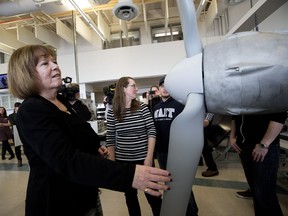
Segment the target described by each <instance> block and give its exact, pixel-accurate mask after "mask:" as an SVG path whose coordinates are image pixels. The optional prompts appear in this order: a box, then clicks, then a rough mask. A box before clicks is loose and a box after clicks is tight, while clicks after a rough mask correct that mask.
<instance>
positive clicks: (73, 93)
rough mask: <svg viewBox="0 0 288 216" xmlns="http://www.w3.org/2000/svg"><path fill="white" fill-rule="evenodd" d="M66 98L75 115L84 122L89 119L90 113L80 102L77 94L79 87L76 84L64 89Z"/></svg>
mask: <svg viewBox="0 0 288 216" xmlns="http://www.w3.org/2000/svg"><path fill="white" fill-rule="evenodd" d="M66 98H67V100H68V101H69V103H70V104H71V106H72V108H73V109H74V110H75V111H76V113H77V115H78V116H79V117H80V118H82V119H83V120H85V121H89V120H90V119H91V116H92V114H91V112H90V110H89V109H88V107H87V106H86V105H85V104H84V103H83V102H82V101H81V100H79V99H80V93H79V85H78V84H77V83H70V84H68V85H67V87H66Z"/></svg>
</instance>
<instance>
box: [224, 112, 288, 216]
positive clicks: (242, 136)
mask: <svg viewBox="0 0 288 216" xmlns="http://www.w3.org/2000/svg"><path fill="white" fill-rule="evenodd" d="M286 117H287V114H286V112H281V113H273V114H262V115H241V116H234V117H233V118H232V123H231V134H230V145H231V147H232V148H233V149H234V150H235V151H236V152H237V153H239V156H240V159H241V162H242V166H243V169H244V173H245V176H246V179H247V182H248V184H249V188H250V190H251V193H252V195H253V202H254V212H255V216H263V215H275V216H283V212H282V210H281V207H280V205H279V202H278V199H277V195H276V183H277V172H278V167H279V155H280V139H279V133H280V132H281V130H282V127H283V125H284V123H285V120H286Z"/></svg>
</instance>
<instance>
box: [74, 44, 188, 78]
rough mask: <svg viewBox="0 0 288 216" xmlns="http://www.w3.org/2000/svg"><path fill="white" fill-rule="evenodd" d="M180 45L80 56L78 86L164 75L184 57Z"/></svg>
mask: <svg viewBox="0 0 288 216" xmlns="http://www.w3.org/2000/svg"><path fill="white" fill-rule="evenodd" d="M185 55H186V54H185V50H184V43H183V41H174V42H167V43H159V44H158V43H156V44H146V45H140V46H133V47H124V48H115V49H109V50H101V51H95V52H84V53H79V55H78V60H79V72H80V79H79V80H80V83H82V82H84V83H86V82H88V83H89V82H94V81H109V80H115V79H118V78H120V77H121V76H132V77H134V78H142V77H151V76H159V75H163V74H166V73H167V72H168V71H169V70H170V69H171V68H172V67H173V66H174V65H175V64H176V63H178V62H179V61H180V60H181V59H183V58H184V57H185Z"/></svg>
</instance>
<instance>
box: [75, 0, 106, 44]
mask: <svg viewBox="0 0 288 216" xmlns="http://www.w3.org/2000/svg"><path fill="white" fill-rule="evenodd" d="M69 2H70V3H71V5H72V6H73V7H74V8H75V9H76V10H77V11H78V12H79V13H80V14H81V16H82V17H83V18H84V20H85V21H86V22H87V23H88V24H89V26H90V27H91V28H92V29H93V30H94V31H95V32H96V33H97V35H98V36H99V37H100V38H101V39H102V40H103V41H106V39H105V37H104V36H103V34H102V33H101V32H100V30H99V29H98V27H97V26H96V24H95V23H94V22H93V21H92V20H91V18H90V17H88V15H87V14H86V13H85V12H84V11H83V10H82V9H81V8H80V7H79V6H78V5H77V4H76V2H75V1H74V0H69Z"/></svg>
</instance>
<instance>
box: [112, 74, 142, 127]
mask: <svg viewBox="0 0 288 216" xmlns="http://www.w3.org/2000/svg"><path fill="white" fill-rule="evenodd" d="M129 79H131V80H134V79H133V78H132V77H121V78H120V79H119V80H118V81H117V83H116V88H115V93H114V97H113V113H114V116H115V117H116V119H117V120H118V121H120V122H121V121H122V120H123V118H124V117H125V112H126V95H125V92H124V87H125V88H126V87H127V86H128V85H129ZM139 108H140V102H139V101H138V100H137V99H136V98H135V99H133V100H132V102H131V107H130V109H131V112H135V111H136V110H138V109H139Z"/></svg>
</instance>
